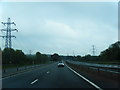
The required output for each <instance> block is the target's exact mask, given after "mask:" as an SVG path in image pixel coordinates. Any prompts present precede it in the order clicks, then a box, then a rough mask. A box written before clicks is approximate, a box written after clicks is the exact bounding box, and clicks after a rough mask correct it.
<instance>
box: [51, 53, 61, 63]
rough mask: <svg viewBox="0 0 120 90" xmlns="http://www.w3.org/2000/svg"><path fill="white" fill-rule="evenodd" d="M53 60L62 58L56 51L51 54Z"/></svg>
mask: <svg viewBox="0 0 120 90" xmlns="http://www.w3.org/2000/svg"><path fill="white" fill-rule="evenodd" d="M51 60H52V61H59V60H61V59H60V56H59V55H58V54H57V53H54V54H53V55H51Z"/></svg>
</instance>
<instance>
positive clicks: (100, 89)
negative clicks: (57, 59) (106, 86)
mask: <svg viewBox="0 0 120 90" xmlns="http://www.w3.org/2000/svg"><path fill="white" fill-rule="evenodd" d="M65 65H66V64H65ZM66 66H67V65H66ZM67 67H68V68H69V69H70V70H71V71H73V72H74V73H75V74H77V75H78V76H80V77H81V78H82V79H84V80H85V81H87V82H88V83H90V84H91V85H92V86H94V87H95V88H97V89H99V90H103V89H102V88H100V87H99V86H97V85H96V84H94V83H93V82H91V81H90V80H88V79H87V78H85V77H83V76H82V75H80V74H79V73H77V72H76V71H74V70H73V69H72V68H70V67H69V66H67Z"/></svg>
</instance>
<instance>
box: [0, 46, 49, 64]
mask: <svg viewBox="0 0 120 90" xmlns="http://www.w3.org/2000/svg"><path fill="white" fill-rule="evenodd" d="M48 60H49V58H48V56H47V55H45V54H41V53H40V52H37V53H36V55H25V54H24V52H22V50H14V49H12V48H5V49H4V50H3V51H2V63H3V64H16V65H25V64H33V63H34V64H39V63H44V62H47V61H48Z"/></svg>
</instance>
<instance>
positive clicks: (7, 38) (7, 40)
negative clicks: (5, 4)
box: [0, 18, 18, 48]
mask: <svg viewBox="0 0 120 90" xmlns="http://www.w3.org/2000/svg"><path fill="white" fill-rule="evenodd" d="M1 23H2V24H3V25H6V27H7V28H5V29H1V31H5V32H6V35H5V36H0V37H3V38H5V48H12V41H11V38H12V37H14V38H16V37H15V36H14V35H11V32H12V31H17V32H18V30H17V29H11V25H12V24H14V25H15V26H16V24H15V23H14V22H11V20H10V18H8V20H7V22H1Z"/></svg>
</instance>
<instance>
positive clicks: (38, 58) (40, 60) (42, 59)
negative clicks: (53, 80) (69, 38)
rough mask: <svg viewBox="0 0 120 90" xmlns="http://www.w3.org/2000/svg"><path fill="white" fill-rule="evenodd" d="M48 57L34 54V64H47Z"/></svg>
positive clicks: (37, 53)
mask: <svg viewBox="0 0 120 90" xmlns="http://www.w3.org/2000/svg"><path fill="white" fill-rule="evenodd" d="M48 60H49V59H48V56H47V55H45V54H41V53H40V52H36V63H45V62H47V61H48Z"/></svg>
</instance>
